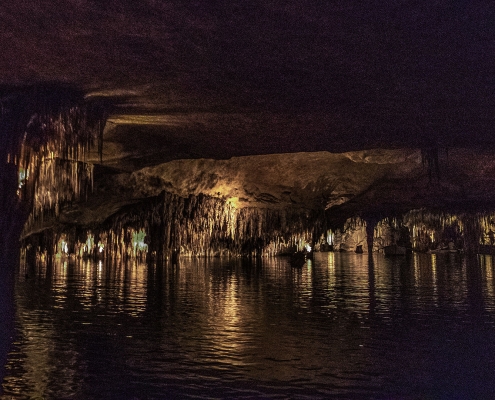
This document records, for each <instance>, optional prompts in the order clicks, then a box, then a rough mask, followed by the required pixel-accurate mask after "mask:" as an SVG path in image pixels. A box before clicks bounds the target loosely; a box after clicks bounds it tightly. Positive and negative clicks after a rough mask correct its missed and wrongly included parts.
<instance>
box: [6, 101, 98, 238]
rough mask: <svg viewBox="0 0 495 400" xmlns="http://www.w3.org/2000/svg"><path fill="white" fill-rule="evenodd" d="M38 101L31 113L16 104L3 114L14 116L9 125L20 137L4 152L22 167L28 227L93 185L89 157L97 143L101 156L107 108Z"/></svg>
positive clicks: (9, 160) (20, 190)
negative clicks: (104, 109) (27, 210)
mask: <svg viewBox="0 0 495 400" xmlns="http://www.w3.org/2000/svg"><path fill="white" fill-rule="evenodd" d="M39 103H40V104H37V108H38V110H36V111H33V112H32V113H31V114H30V115H29V117H26V115H25V113H21V112H17V113H16V108H15V107H12V110H10V113H9V112H8V111H6V112H4V114H5V115H2V117H3V118H4V119H5V120H8V119H10V120H12V121H14V123H11V124H10V125H9V124H6V126H7V127H14V126H15V127H16V128H17V130H18V132H12V135H13V136H15V134H17V135H18V136H19V140H18V142H17V144H16V145H14V144H11V145H10V151H9V152H8V153H7V154H6V155H5V157H6V158H7V159H6V162H7V164H12V165H15V166H16V168H17V175H18V188H17V195H18V199H19V201H20V202H23V203H24V204H28V205H29V207H30V209H31V213H30V215H29V217H28V220H27V223H26V229H29V227H32V226H33V225H34V224H35V223H36V222H38V221H42V220H43V218H44V216H46V215H47V214H53V215H55V216H57V215H58V214H59V211H60V208H61V206H63V205H64V204H67V203H70V202H73V201H77V200H79V199H81V197H83V196H87V195H88V193H90V192H91V191H92V190H93V165H92V164H90V163H88V162H87V157H88V154H89V153H90V151H92V149H95V148H97V150H96V151H98V152H100V155H101V149H102V134H103V127H104V123H105V121H104V112H103V111H102V109H99V108H98V107H95V106H94V105H89V104H85V103H84V102H81V104H76V105H74V104H70V101H69V100H67V99H64V98H61V99H57V101H56V104H53V101H52V102H50V101H48V100H46V104H45V103H43V100H40V102H39ZM40 110H42V111H40ZM18 114H19V115H18ZM19 127H22V130H20V129H21V128H19ZM93 151H94V150H93Z"/></svg>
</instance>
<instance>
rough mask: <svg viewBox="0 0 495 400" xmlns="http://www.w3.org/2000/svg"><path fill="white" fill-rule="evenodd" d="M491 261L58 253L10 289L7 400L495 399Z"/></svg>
mask: <svg viewBox="0 0 495 400" xmlns="http://www.w3.org/2000/svg"><path fill="white" fill-rule="evenodd" d="M494 266H495V262H494V260H493V259H492V257H491V256H478V257H474V258H472V259H465V258H461V257H459V256H457V255H448V254H446V255H436V256H435V255H413V256H412V257H411V258H410V259H407V260H406V259H405V258H399V259H386V258H384V257H383V256H381V255H374V263H373V264H371V265H370V264H369V263H368V256H367V255H357V254H346V253H335V254H334V253H320V254H317V256H316V258H315V260H314V261H313V262H308V264H307V265H305V266H304V267H303V268H302V269H293V268H291V267H290V266H289V265H288V263H287V260H285V259H281V258H280V259H267V260H263V261H262V263H261V264H259V263H256V262H249V261H246V260H234V261H232V260H230V261H229V260H220V259H213V260H207V261H205V260H204V259H203V260H182V261H181V263H180V265H179V266H178V267H177V266H171V265H164V266H162V267H150V268H148V267H147V266H146V265H143V264H132V263H131V264H128V265H122V264H117V265H104V264H102V263H99V264H98V263H91V262H85V261H65V262H57V263H55V264H54V265H53V267H52V268H48V267H46V266H41V267H38V268H37V269H36V270H31V271H29V272H28V277H27V279H26V277H25V273H26V270H25V269H24V267H22V266H21V268H20V271H19V274H18V278H17V283H16V289H15V300H16V307H17V312H16V321H15V323H16V332H17V337H16V338H15V342H14V346H13V349H12V351H11V353H10V355H9V359H8V363H7V376H6V378H5V380H4V382H3V390H4V397H5V398H11V397H14V398H45V399H103V398H105V399H133V398H137V399H146V398H243V397H244V398H300V399H306V398H311V399H313V398H337V399H338V398H344V399H345V398H351V399H355V398H358V399H359V398H370V399H372V398H376V399H396V398H397V399H456V398H457V399H468V398H472V399H494V398H495V267H494Z"/></svg>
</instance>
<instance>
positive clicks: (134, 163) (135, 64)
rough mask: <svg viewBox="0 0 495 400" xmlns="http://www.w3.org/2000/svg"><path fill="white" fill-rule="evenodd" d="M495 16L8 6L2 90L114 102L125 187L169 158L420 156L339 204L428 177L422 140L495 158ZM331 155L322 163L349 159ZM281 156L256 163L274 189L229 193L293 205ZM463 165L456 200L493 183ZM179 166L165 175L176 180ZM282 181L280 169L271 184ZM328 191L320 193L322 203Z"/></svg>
mask: <svg viewBox="0 0 495 400" xmlns="http://www.w3.org/2000/svg"><path fill="white" fill-rule="evenodd" d="M494 18H495V6H494V5H493V4H492V3H490V2H485V1H471V2H464V1H455V2H452V1H434V2H428V3H425V2H417V1H391V0H385V1H369V2H362V1H341V0H333V1H328V2H319V1H309V2H300V1H296V0H286V1H271V0H268V1H267V0H264V1H251V2H244V1H237V0H234V1H223V0H216V1H213V0H212V1H207V2H205V1H203V2H201V1H190V2H182V1H155V0H141V1H139V2H136V1H130V0H111V1H110V0H109V1H105V2H99V1H95V0H63V1H62V0H53V1H29V0H17V1H15V2H8V3H6V4H4V5H2V8H1V9H0V41H1V43H2V57H1V58H0V85H2V87H3V88H8V89H9V90H12V88H15V87H25V86H29V85H38V84H43V83H55V84H61V85H69V86H71V87H75V88H77V89H79V90H82V91H83V92H84V93H85V95H86V97H87V98H88V99H92V98H100V97H105V98H109V99H111V102H112V104H113V106H112V107H111V109H110V114H109V116H108V121H107V124H106V127H105V131H104V146H103V158H102V161H103V162H102V164H103V167H105V168H107V167H108V168H110V169H114V170H115V171H119V172H125V174H126V175H125V176H124V177H122V176H121V177H119V178H118V179H116V180H114V184H115V182H117V181H119V182H124V183H125V185H127V186H129V185H131V186H132V185H134V186H133V187H136V188H137V186H139V185H137V184H136V183H135V182H136V176H137V175H136V174H139V173H141V176H143V174H144V173H143V172H142V171H143V170H142V169H143V168H144V169H145V171H147V173H149V174H151V172H150V171H155V172H154V173H156V174H158V172H156V171H158V170H159V169H160V167H159V166H160V165H161V164H162V163H168V162H172V161H174V160H184V159H195V160H198V159H216V160H224V161H225V160H228V159H230V158H232V157H234V161H232V160H231V164H232V165H234V166H235V167H236V168H241V167H239V165H243V167H242V168H244V169H245V168H247V167H245V164H246V162H245V161H243V160H245V159H244V158H243V157H247V156H266V155H270V154H283V153H292V156H291V157H292V158H290V159H291V160H292V161H290V163H292V164H291V165H296V164H297V165H299V164H298V163H301V162H303V161H304V160H305V159H306V158H307V159H313V158H314V157H316V158H318V157H320V156H321V152H330V153H342V154H344V153H345V154H347V155H344V156H341V157H343V159H345V160H349V159H351V160H352V159H355V158H356V157H357V158H363V159H364V158H366V157H367V154H368V156H369V155H370V154H371V156H372V157H378V158H380V157H382V156H383V154H382V153H380V152H378V153H373V154H372V153H366V151H372V150H373V149H379V148H381V149H392V150H393V151H396V150H397V149H404V151H403V152H402V153H401V154H400V155H397V153H390V154H392V155H393V154H395V155H396V156H397V158H395V159H394V161H393V162H392V161H391V162H389V164H388V165H395V164H397V165H399V164H400V167H397V168H395V167H394V168H392V170H393V171H395V172H397V171H406V172H404V175H403V176H402V177H400V179H399V177H397V176H396V175H397V174H395V175H394V174H392V173H385V172H383V171H382V172H383V173H382V172H380V173H377V172H376V171H375V170H378V169H380V168H381V167H379V165H382V166H383V165H384V164H383V163H378V164H376V165H378V166H376V165H375V164H373V165H375V167H376V168H375V167H373V168H375V169H373V170H372V171H371V170H370V168H369V165H370V163H369V162H365V163H361V164H360V165H363V168H364V169H362V170H359V171H358V170H356V171H355V173H354V175H353V176H360V177H361V178H363V179H364V178H365V177H366V176H367V175H366V174H368V173H369V174H370V176H372V177H371V178H370V180H369V181H368V182H367V183H366V184H364V183H362V182H361V183H356V182H357V181H356V182H354V181H353V180H352V179H351V178H349V182H351V183H349V185H350V186H352V187H349V188H347V189H346V188H344V186H345V185H344V186H342V185H341V187H340V192H339V191H338V190H337V191H336V192H335V193H334V194H333V197H332V199H330V198H327V199H325V201H324V203H325V204H324V206H325V207H327V208H328V207H329V206H331V205H332V204H333V203H332V201H333V202H335V204H336V203H338V202H339V201H340V202H342V201H343V200H338V199H342V198H344V199H345V198H346V197H345V196H348V197H347V198H350V197H353V196H357V195H363V193H369V188H370V187H371V186H372V185H374V184H375V183H376V182H380V185H382V186H381V187H382V189H383V188H384V187H385V186H387V185H388V187H391V186H393V184H392V183H390V182H399V181H400V182H404V181H406V182H407V180H408V179H409V180H411V179H413V177H414V179H417V180H419V181H421V182H423V183H425V185H428V179H426V172H425V171H424V169H421V154H420V153H418V152H417V150H414V149H421V148H430V147H435V148H450V149H452V148H465V147H471V148H474V149H475V150H469V151H468V153H465V152H464V153H463V152H462V151H461V152H460V153H456V154H458V156H459V157H461V158H458V160H459V162H458V164H459V165H463V166H466V165H468V164H469V163H468V162H467V161H466V160H470V159H472V157H473V155H474V156H475V155H476V154H477V152H478V150H476V148H480V147H483V149H484V150H483V151H484V153H483V156H482V159H483V160H486V162H487V163H488V164H489V163H490V160H491V153H489V152H488V153H487V151H488V150H487V149H489V148H491V147H492V145H493V144H494V139H493V137H494V135H493V126H495V117H494V113H493V110H494V109H495V98H494V88H495V74H494V72H495V57H494V55H495V24H493V21H494V20H495V19H494ZM348 152H357V153H348ZM304 153H315V154H320V155H313V156H311V157H307V156H304V155H303V154H304ZM390 154H389V155H388V156H387V157H389V156H390ZM466 154H468V155H466ZM371 156H370V157H371ZM321 157H323V159H322V160H320V163H327V162H328V163H330V164H332V162H334V161H335V160H334V159H332V160H333V161H332V160H330V161H329V160H325V159H324V158H325V157H328V155H323V156H321ZM466 157H467V158H466ZM273 160H274V161H273V162H272V164H273V165H270V166H267V164H266V159H263V158H261V159H259V160H258V161H256V162H254V163H252V164H251V165H253V166H258V167H259V166H260V165H264V167H263V168H265V169H264V170H263V171H265V172H264V174H259V176H258V181H259V182H262V183H261V184H260V185H258V186H259V187H256V188H253V187H251V189H252V190H251V189H250V186H249V185H251V186H253V185H254V183H253V182H254V179H249V180H245V187H244V188H243V189H242V191H243V193H242V194H241V195H240V196H236V195H235V193H234V192H232V191H233V190H234V189H236V188H234V187H232V186H229V189H228V190H227V191H226V192H225V193H223V194H224V195H225V197H229V198H230V197H240V198H244V199H246V196H247V197H249V193H251V194H252V197H251V200H252V202H254V203H256V202H259V201H262V202H263V199H264V200H265V203H267V204H269V203H271V204H273V203H274V202H275V203H276V202H277V201H278V202H283V201H285V200H284V196H286V194H285V195H284V193H285V192H287V191H290V190H288V189H287V188H286V189H283V188H282V186H283V185H279V186H280V187H278V186H276V185H275V181H277V182H279V181H280V180H284V179H285V178H284V172H285V175H286V174H287V171H289V170H290V171H292V170H291V168H289V167H287V168H286V169H285V170H282V169H281V168H277V167H276V166H275V164H276V163H277V162H278V161H277V160H275V158H274V159H273ZM404 160H407V162H406V164H407V163H409V164H407V165H406V164H404V163H405V161H404ZM411 160H413V161H411ZM93 161H94V162H95V163H99V162H100V161H99V159H98V157H96V156H94V159H93ZM191 162H192V161H191ZM346 162H347V161H346ZM394 163H395V164H394ZM410 163H413V164H414V165H413V164H410ZM247 164H249V162H247ZM205 165H206V164H205ZM232 165H231V166H230V168H234V167H232ZM450 165H451V166H450V167H448V168H446V171H447V172H448V173H450V174H451V175H449V176H450V178H449V179H450V180H449V179H447V180H446V181H445V183H444V186H445V185H446V186H448V187H449V188H450V189H451V192H452V193H454V194H452V193H451V195H452V197H456V196H457V195H456V194H455V193H464V192H465V191H466V190H467V189H466V188H467V187H471V186H472V179H471V178H472V177H473V176H474V175H473V174H476V171H480V170H482V173H481V174H482V175H483V179H482V180H483V182H484V183H483V184H485V183H486V182H488V181H489V182H490V184H489V185H491V175H490V173H489V172H490V171H491V166H490V167H486V165H487V164H483V165H484V166H483V167H480V168H481V169H478V170H476V171H475V172H473V171H472V168H471V169H469V168H468V170H462V169H460V167H459V168H454V167H452V164H450ZM469 165H470V164H469ZM490 165H491V164H490ZM175 167H176V164H173V166H170V167H167V168H165V169H167V170H168V171H169V172H167V173H168V174H169V175H173V173H172V172H170V171H171V170H172V169H173V168H175ZM196 167H197V165H196V166H195V168H196ZM153 168H155V170H153ZM205 168H206V167H205ZM207 168H209V169H210V170H212V171H213V170H215V169H220V170H222V168H225V166H222V165H220V164H218V165H217V166H215V167H214V166H212V165H207ZM242 168H241V170H242ZM253 168H254V167H253ZM260 168H261V167H260ZM339 168H340V169H339ZM342 168H344V169H343V170H342ZM320 170H321V172H320V173H316V172H315V171H320ZM140 171H141V172H140ZM160 171H161V170H160ZM294 171H295V170H294ZM294 171H293V172H291V173H293V174H299V175H301V176H304V175H306V176H309V178H308V180H307V182H306V186H308V187H310V186H311V185H316V182H322V180H323V181H325V182H327V183H328V185H327V186H328V187H329V186H332V185H333V187H334V186H335V182H336V179H338V178H339V176H338V174H337V173H336V172H335V171H348V170H346V169H345V167H342V166H339V167H338V168H336V169H334V170H332V171H333V174H330V173H329V172H328V170H327V169H324V168H323V169H321V168H320V169H318V168H316V167H314V164H311V162H309V163H307V164H304V166H300V167H299V169H298V170H297V171H298V172H294ZM363 171H364V172H363ZM370 171H371V172H370ZM380 171H381V170H380ZM412 171H413V172H412ZM449 171H450V172H449ZM466 171H467V172H466ZM167 173H166V172H163V171H161V172H159V174H162V175H160V176H161V179H162V183H163V185H164V186H163V187H162V186H160V185H158V187H160V188H166V187H169V188H170V187H175V189H174V190H175V191H176V192H178V193H181V190H183V189H184V187H180V184H178V183H176V182H175V181H174V180H173V179H172V178H170V176H169V177H168V178H167V179H165V178H164V177H163V176H164V175H163V174H165V175H166V174H167ZM239 174H244V176H248V175H249V174H248V173H247V172H245V171H244V170H242V172H238V174H237V176H238V175H239ZM266 174H278V175H276V176H275V177H274V182H272V183H273V185H272V186H271V187H267V186H268V185H269V180H268V179H264V178H262V175H263V176H264V175H266ZM411 174H412V175H411ZM462 174H464V175H462ZM220 175H221V173H218V174H217V175H215V176H216V177H217V178H218V176H220ZM461 175H462V176H469V177H471V178H470V179H471V183H470V184H471V186H469V185H465V184H461V183H459V182H456V179H457V178H459V177H460V176H461ZM167 176H168V175H167ZM251 176H256V174H254V175H253V174H251ZM342 176H343V173H342V174H340V177H341V178H342ZM169 178H170V179H169ZM385 178H386V179H385ZM133 179H134V180H133ZM143 179H144V178H143ZM218 179H220V178H218ZM225 179H226V182H231V181H232V179H234V178H232V177H228V178H225ZM291 179H292V178H291ZM291 179H285V180H286V181H290V180H291ZM401 179H402V180H401ZM292 181H293V182H297V183H294V185H293V186H292V189H293V190H292V191H293V193H295V192H297V190H299V189H298V188H299V187H302V188H304V187H305V186H304V185H303V184H302V183H301V182H304V179H303V180H302V181H301V180H298V179H292ZM340 181H342V179H340ZM385 181H386V182H388V183H384V182H385ZM419 181H418V182H419ZM133 182H134V183H133ZM353 182H354V183H353ZM124 183H123V184H124ZM286 183H287V182H286ZM188 184H190V182H189V183H188ZM105 185H106V184H105V183H102V184H101V185H100V187H102V188H105V187H106V186H105ZM136 185H137V186H136ZM167 185H168V186H167ZM174 185H175V186H174ZM215 185H217V186H218V185H219V186H218V187H221V186H222V185H224V187H226V186H225V185H227V184H224V183H218V182H217V183H215V184H212V185H210V186H211V187H210V188H209V189H205V191H206V192H208V191H209V192H208V193H211V194H214V190H216V189H215V188H218V187H217V186H215ZM264 185H265V186H266V187H265V186H264ZM287 185H288V186H290V184H288V183H287ZM297 185H299V186H297ZM353 185H354V186H353ZM449 185H450V186H449ZM141 186H142V185H141ZM237 186H239V185H237ZM327 186H325V185H323V186H322V189H321V190H319V191H318V190H317V191H316V192H317V194H316V195H315V196H316V197H317V198H318V199H320V198H321V197H322V196H323V198H324V197H325V196H326V194H325V191H328V187H327ZM198 187H199V186H198ZM357 187H359V188H360V189H359V190H358V189H357ZM490 187H491V186H490ZM138 189H139V188H137V189H136V190H138ZM237 189H238V190H241V189H239V188H237ZM450 189H449V190H450ZM106 190H109V189H108V187H107V188H106ZM139 190H141V191H144V192H143V193H147V194H149V193H148V192H149V190H150V189H149V188H148V189H146V190H145V189H143V187H140V189H139ZM155 190H157V189H156V188H155ZM195 190H196V191H197V188H196V189H191V192H194V191H195ZM250 190H251V191H250ZM382 191H383V190H382ZM227 192H228V193H227ZM218 193H220V192H218ZM349 193H351V194H352V196H351V195H349ZM390 193H393V191H390ZM327 194H328V193H327ZM143 195H144V194H143ZM270 196H271V197H270ZM342 196H343V197H342ZM349 196H350V197H349ZM411 196H413V195H412V194H411ZM466 196H467V195H466ZM286 197H287V196H286ZM316 197H315V198H316ZM389 197H393V196H392V195H389ZM420 197H421V196H420ZM468 197H469V196H468ZM274 198H276V199H275V200H274ZM466 198H467V197H466ZM260 199H261V200H260ZM313 200H314V199H313ZM313 200H312V201H313ZM304 201H305V202H307V201H308V200H307V199H305V200H304ZM368 201H371V200H369V199H368Z"/></svg>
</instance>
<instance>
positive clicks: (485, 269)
mask: <svg viewBox="0 0 495 400" xmlns="http://www.w3.org/2000/svg"><path fill="white" fill-rule="evenodd" d="M480 264H481V273H482V277H483V291H484V293H485V298H486V302H487V307H489V308H490V309H492V310H493V309H495V273H494V268H495V264H494V262H493V256H492V255H488V254H485V255H481V256H480Z"/></svg>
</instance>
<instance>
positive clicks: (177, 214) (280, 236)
mask: <svg viewBox="0 0 495 400" xmlns="http://www.w3.org/2000/svg"><path fill="white" fill-rule="evenodd" d="M321 218H322V214H317V213H314V214H311V213H308V212H301V210H292V209H286V210H271V209H255V208H252V209H251V208H241V209H236V208H235V207H234V206H232V204H230V203H229V202H226V201H223V200H221V199H218V198H213V197H209V196H204V195H200V196H192V195H191V196H189V197H188V198H184V197H180V196H177V195H174V194H171V193H166V192H163V193H162V194H161V195H160V196H157V197H155V198H152V199H149V200H148V201H147V202H143V203H141V204H140V205H138V206H132V207H129V208H128V209H126V210H122V211H121V212H120V213H118V214H116V215H114V216H113V217H112V218H110V219H109V220H108V221H106V223H105V224H103V225H102V226H101V227H99V228H98V229H95V228H93V229H81V228H76V227H72V228H71V229H67V230H65V231H63V232H60V231H59V232H54V231H53V230H47V231H44V232H42V233H41V234H38V235H32V236H30V237H29V238H27V239H26V240H25V243H24V248H25V249H28V250H30V251H34V252H35V253H37V254H38V255H40V254H44V255H45V256H48V257H49V256H54V255H57V254H58V255H59V256H63V255H65V256H69V255H73V256H76V257H94V258H101V259H125V258H127V259H148V260H150V259H155V260H159V259H173V258H174V256H175V255H180V256H182V257H184V256H189V257H209V256H240V255H252V256H265V257H266V256H275V255H281V254H289V253H292V252H295V251H302V250H305V249H306V250H315V251H332V250H333V251H358V250H361V251H363V252H369V251H370V249H369V248H368V245H369V244H370V243H373V249H371V251H381V250H383V249H384V248H385V247H386V246H389V245H391V244H400V245H403V246H408V247H409V248H410V249H411V250H414V251H420V252H427V251H430V250H436V249H447V248H449V249H451V250H452V249H456V250H457V251H478V250H479V249H480V248H481V247H483V246H487V247H490V246H493V245H494V244H495V241H494V235H495V232H494V230H495V214H490V213H462V214H447V213H441V212H431V211H427V210H413V211H410V212H408V213H406V214H404V215H403V216H402V217H400V218H399V217H395V218H384V219H382V220H381V221H379V222H378V223H376V224H374V226H373V230H372V232H373V241H372V242H370V241H369V237H368V236H367V235H368V234H369V230H367V229H366V221H365V219H362V218H359V217H354V218H349V219H348V220H347V221H346V223H345V224H344V226H342V227H340V228H336V229H329V228H326V227H325V223H324V221H322V220H321ZM315 227H318V229H315ZM449 246H450V247H449Z"/></svg>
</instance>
